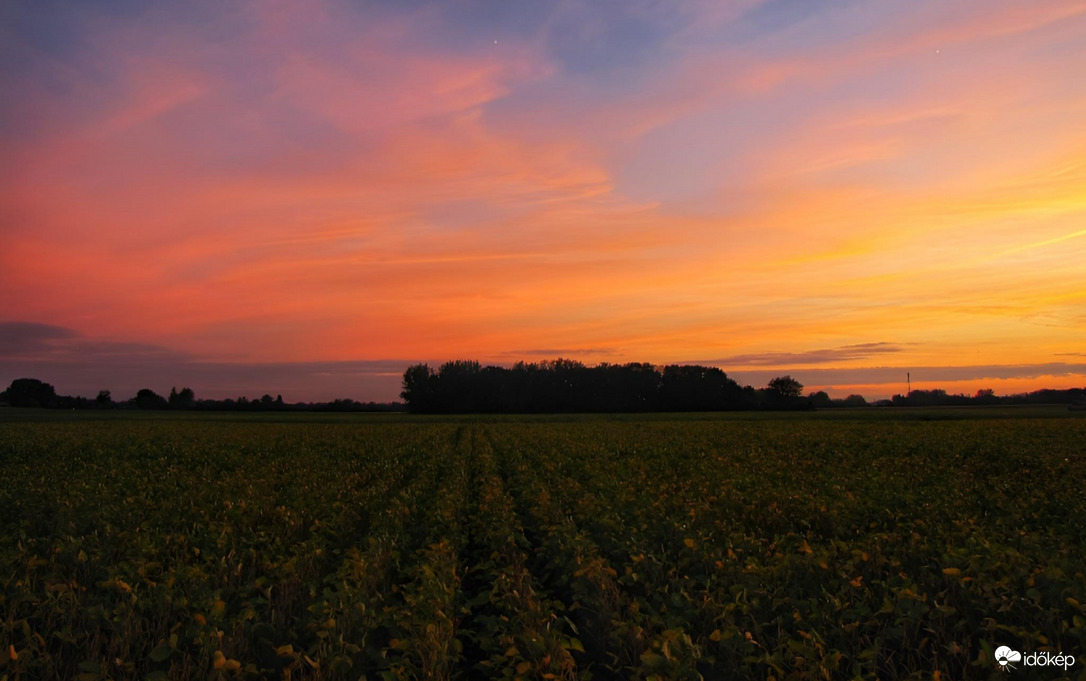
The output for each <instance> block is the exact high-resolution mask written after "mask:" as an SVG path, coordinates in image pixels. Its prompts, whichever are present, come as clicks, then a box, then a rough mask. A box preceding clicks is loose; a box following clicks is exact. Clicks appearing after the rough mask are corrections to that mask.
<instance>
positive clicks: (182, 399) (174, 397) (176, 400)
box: [168, 388, 196, 409]
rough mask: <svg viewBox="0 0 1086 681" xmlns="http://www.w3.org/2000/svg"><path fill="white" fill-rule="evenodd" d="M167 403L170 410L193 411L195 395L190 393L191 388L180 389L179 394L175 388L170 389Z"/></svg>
mask: <svg viewBox="0 0 1086 681" xmlns="http://www.w3.org/2000/svg"><path fill="white" fill-rule="evenodd" d="M168 402H169V405H170V409H194V408H195V407H196V394H195V393H194V392H192V388H182V389H181V392H178V391H177V388H170V397H169V400H168Z"/></svg>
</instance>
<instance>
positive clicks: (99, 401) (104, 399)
mask: <svg viewBox="0 0 1086 681" xmlns="http://www.w3.org/2000/svg"><path fill="white" fill-rule="evenodd" d="M94 404H95V406H97V407H98V408H99V409H108V408H110V407H112V406H113V397H112V396H111V395H110V392H109V391H108V390H99V391H98V397H96V398H94Z"/></svg>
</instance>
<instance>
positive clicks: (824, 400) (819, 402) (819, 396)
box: [807, 390, 833, 409]
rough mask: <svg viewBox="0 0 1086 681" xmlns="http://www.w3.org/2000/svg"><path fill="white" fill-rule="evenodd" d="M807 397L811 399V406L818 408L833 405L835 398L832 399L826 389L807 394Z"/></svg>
mask: <svg viewBox="0 0 1086 681" xmlns="http://www.w3.org/2000/svg"><path fill="white" fill-rule="evenodd" d="M807 399H808V400H810V401H811V406H812V407H815V408H816V409H823V408H825V407H832V406H833V400H831V399H830V396H829V394H828V393H827V392H826V391H825V390H819V391H818V392H815V393H811V394H810V395H808V396H807Z"/></svg>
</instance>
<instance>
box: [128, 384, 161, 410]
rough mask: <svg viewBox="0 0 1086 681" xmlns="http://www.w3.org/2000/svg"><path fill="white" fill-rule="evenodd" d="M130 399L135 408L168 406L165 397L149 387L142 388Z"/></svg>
mask: <svg viewBox="0 0 1086 681" xmlns="http://www.w3.org/2000/svg"><path fill="white" fill-rule="evenodd" d="M132 401H133V402H134V403H135V406H136V409H168V408H169V406H170V403H169V402H168V401H167V400H166V398H165V397H163V396H162V395H159V394H158V393H156V392H155V391H154V390H151V389H150V388H142V389H141V390H140V391H139V392H138V393H136V396H135V397H134V398H133V400H132Z"/></svg>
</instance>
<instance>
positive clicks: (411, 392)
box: [400, 364, 436, 413]
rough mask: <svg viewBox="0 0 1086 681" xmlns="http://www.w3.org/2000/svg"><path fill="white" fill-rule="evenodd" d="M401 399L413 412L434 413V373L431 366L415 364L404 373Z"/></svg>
mask: <svg viewBox="0 0 1086 681" xmlns="http://www.w3.org/2000/svg"><path fill="white" fill-rule="evenodd" d="M400 397H401V398H402V399H403V401H404V402H406V403H407V406H408V407H410V408H411V410H412V411H417V412H422V413H425V412H430V411H434V410H435V408H436V405H435V403H434V372H433V370H432V369H431V368H430V365H429V364H415V365H413V366H410V367H408V368H407V371H405V372H403V390H401V391H400Z"/></svg>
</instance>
